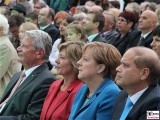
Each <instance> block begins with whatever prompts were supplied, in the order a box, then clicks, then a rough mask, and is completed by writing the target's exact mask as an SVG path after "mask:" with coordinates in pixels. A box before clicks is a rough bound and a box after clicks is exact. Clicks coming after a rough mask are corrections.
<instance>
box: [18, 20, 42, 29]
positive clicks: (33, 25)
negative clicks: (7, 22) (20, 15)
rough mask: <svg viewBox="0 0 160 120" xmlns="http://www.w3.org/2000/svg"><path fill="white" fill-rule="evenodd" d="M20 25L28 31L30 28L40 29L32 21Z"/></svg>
mask: <svg viewBox="0 0 160 120" xmlns="http://www.w3.org/2000/svg"><path fill="white" fill-rule="evenodd" d="M20 27H22V28H23V29H24V31H28V30H38V29H39V28H38V27H37V25H36V24H34V23H31V22H25V23H22V24H21V25H20Z"/></svg>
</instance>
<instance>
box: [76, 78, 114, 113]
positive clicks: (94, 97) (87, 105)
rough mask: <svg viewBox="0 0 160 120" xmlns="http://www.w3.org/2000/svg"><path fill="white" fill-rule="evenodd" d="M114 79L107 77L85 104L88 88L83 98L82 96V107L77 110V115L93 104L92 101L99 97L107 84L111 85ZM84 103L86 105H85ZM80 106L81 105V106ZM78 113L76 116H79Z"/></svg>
mask: <svg viewBox="0 0 160 120" xmlns="http://www.w3.org/2000/svg"><path fill="white" fill-rule="evenodd" d="M112 82H113V81H112V80H110V79H105V80H104V82H103V83H102V84H101V85H100V86H99V87H98V89H97V90H96V91H95V93H94V94H93V96H92V97H91V98H90V99H89V100H88V101H87V102H86V103H85V104H84V101H85V100H86V96H87V94H88V92H87V91H88V90H87V89H88V88H87V89H86V90H85V91H86V92H85V94H84V96H83V98H82V100H81V101H82V102H81V103H80V105H81V108H80V109H79V111H78V112H77V115H78V114H79V113H80V112H81V111H83V110H84V109H86V108H88V107H89V106H90V105H91V103H92V102H93V101H94V100H95V99H96V98H97V97H98V95H99V94H100V93H101V92H102V90H103V89H104V88H105V87H106V86H107V85H109V84H111V83H112ZM83 104H84V105H83ZM79 107H80V106H79ZM77 115H76V116H77Z"/></svg>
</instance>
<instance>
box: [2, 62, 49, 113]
mask: <svg viewBox="0 0 160 120" xmlns="http://www.w3.org/2000/svg"><path fill="white" fill-rule="evenodd" d="M47 68H48V67H47V65H46V64H42V65H40V66H39V67H38V68H36V69H35V70H34V71H33V72H32V73H31V74H30V75H29V76H28V77H27V78H26V79H25V81H24V82H23V83H22V84H21V85H20V86H19V87H18V88H17V90H16V91H15V93H14V94H13V95H12V97H11V98H10V99H9V100H8V102H7V104H6V105H5V107H4V109H5V108H6V107H7V106H8V105H9V103H10V102H11V101H12V100H13V99H14V98H15V96H16V95H17V94H18V93H19V92H20V91H22V90H23V89H24V88H25V87H26V86H27V85H28V84H29V83H30V82H32V80H34V79H35V78H36V77H37V75H38V74H39V73H40V72H42V70H45V69H47ZM21 73H22V72H21ZM20 75H21V74H19V77H20ZM19 77H18V78H17V79H16V80H15V81H14V82H13V85H12V88H13V86H14V85H15V84H16V82H17V80H18V79H19ZM4 109H3V110H4ZM3 110H2V111H3Z"/></svg>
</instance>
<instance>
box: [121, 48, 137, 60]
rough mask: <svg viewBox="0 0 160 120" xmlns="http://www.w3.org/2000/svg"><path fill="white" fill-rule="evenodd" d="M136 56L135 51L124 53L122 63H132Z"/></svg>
mask: <svg viewBox="0 0 160 120" xmlns="http://www.w3.org/2000/svg"><path fill="white" fill-rule="evenodd" d="M135 56H136V54H135V52H134V51H133V50H128V51H126V52H125V53H124V55H123V56H122V59H121V61H128V62H129V61H130V62H132V61H133V60H134V58H135Z"/></svg>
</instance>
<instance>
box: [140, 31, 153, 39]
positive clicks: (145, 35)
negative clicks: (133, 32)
mask: <svg viewBox="0 0 160 120" xmlns="http://www.w3.org/2000/svg"><path fill="white" fill-rule="evenodd" d="M149 33H151V31H150V32H148V33H146V34H144V35H143V34H141V36H142V37H143V38H144V39H145V38H146V37H147V36H148V35H149Z"/></svg>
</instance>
